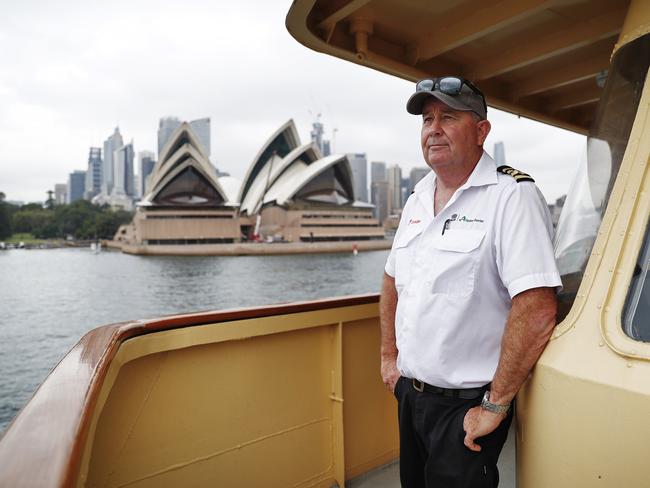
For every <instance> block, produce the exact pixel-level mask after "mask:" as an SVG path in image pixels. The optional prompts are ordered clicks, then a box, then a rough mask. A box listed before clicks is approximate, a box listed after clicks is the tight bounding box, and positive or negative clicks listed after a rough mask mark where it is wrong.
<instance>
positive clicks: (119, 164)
mask: <svg viewBox="0 0 650 488" xmlns="http://www.w3.org/2000/svg"><path fill="white" fill-rule="evenodd" d="M133 156H134V154H133V141H131V142H130V143H129V144H127V145H125V146H122V147H120V148H118V149H117V150H116V151H115V152H114V153H113V161H114V162H115V181H114V185H113V192H112V193H111V195H127V196H130V197H135V182H134V179H133Z"/></svg>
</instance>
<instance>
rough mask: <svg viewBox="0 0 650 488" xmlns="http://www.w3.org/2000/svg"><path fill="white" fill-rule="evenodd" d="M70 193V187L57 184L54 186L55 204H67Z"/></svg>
mask: <svg viewBox="0 0 650 488" xmlns="http://www.w3.org/2000/svg"><path fill="white" fill-rule="evenodd" d="M67 193H68V185H66V184H65V183H57V184H55V185H54V203H56V204H57V205H63V204H64V203H65V202H66V199H67V196H68V195H67Z"/></svg>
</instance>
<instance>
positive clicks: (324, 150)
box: [323, 139, 332, 156]
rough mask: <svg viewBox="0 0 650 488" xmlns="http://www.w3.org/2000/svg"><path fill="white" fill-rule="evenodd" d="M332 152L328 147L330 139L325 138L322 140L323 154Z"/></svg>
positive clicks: (326, 154) (327, 154)
mask: <svg viewBox="0 0 650 488" xmlns="http://www.w3.org/2000/svg"><path fill="white" fill-rule="evenodd" d="M330 154H332V150H331V148H330V141H328V140H327V139H325V140H323V156H329V155H330Z"/></svg>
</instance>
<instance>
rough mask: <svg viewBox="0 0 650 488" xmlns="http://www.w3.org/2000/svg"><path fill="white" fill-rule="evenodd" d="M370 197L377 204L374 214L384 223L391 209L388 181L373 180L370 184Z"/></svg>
mask: <svg viewBox="0 0 650 488" xmlns="http://www.w3.org/2000/svg"><path fill="white" fill-rule="evenodd" d="M370 197H371V199H372V203H373V204H374V205H375V208H374V209H373V210H372V213H373V216H374V217H375V218H376V219H377V220H378V221H379V222H380V223H382V224H383V223H384V220H386V217H388V215H389V210H390V209H389V208H388V182H387V181H373V182H372V184H371V186H370Z"/></svg>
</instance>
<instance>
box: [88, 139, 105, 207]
mask: <svg viewBox="0 0 650 488" xmlns="http://www.w3.org/2000/svg"><path fill="white" fill-rule="evenodd" d="M103 164H104V162H103V161H102V149H101V148H100V147H91V148H90V151H89V153H88V169H87V170H86V191H85V193H84V198H85V199H86V200H92V199H93V197H94V196H95V195H97V194H99V192H100V191H101V189H102V174H103V172H104V171H103V167H102V166H103Z"/></svg>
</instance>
